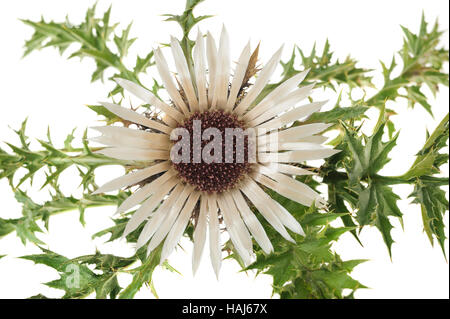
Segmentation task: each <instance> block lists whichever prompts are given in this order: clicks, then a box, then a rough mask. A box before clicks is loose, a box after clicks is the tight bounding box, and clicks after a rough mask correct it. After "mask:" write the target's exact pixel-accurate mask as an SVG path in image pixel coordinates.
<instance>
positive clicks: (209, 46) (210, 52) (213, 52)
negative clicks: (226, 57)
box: [206, 32, 218, 104]
mask: <svg viewBox="0 0 450 319" xmlns="http://www.w3.org/2000/svg"><path fill="white" fill-rule="evenodd" d="M206 57H207V58H208V73H209V88H208V103H209V104H211V103H212V100H213V96H214V90H215V85H216V73H217V68H218V66H217V47H216V41H215V40H214V38H213V36H212V35H211V33H209V32H208V33H207V34H206Z"/></svg>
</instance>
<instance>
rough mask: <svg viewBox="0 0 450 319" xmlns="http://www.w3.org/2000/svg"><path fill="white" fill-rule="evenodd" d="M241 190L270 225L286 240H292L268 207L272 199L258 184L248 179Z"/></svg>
mask: <svg viewBox="0 0 450 319" xmlns="http://www.w3.org/2000/svg"><path fill="white" fill-rule="evenodd" d="M241 190H242V192H243V193H244V194H245V196H247V198H248V199H249V200H250V201H251V202H252V203H253V205H255V207H256V208H257V209H258V211H259V212H260V213H261V215H263V217H264V218H265V219H266V220H267V221H268V222H269V224H270V225H272V227H273V228H274V229H275V230H276V231H277V232H279V233H280V234H281V236H283V237H284V238H285V239H286V240H288V241H290V242H294V240H293V239H292V237H291V236H290V235H289V233H288V232H287V231H286V229H285V228H284V226H283V224H282V223H281V221H280V220H279V219H278V217H277V216H276V214H275V213H274V212H273V211H272V210H271V209H270V206H269V202H270V201H273V199H272V198H271V197H270V196H269V195H267V193H265V192H264V191H263V190H262V189H261V187H259V185H258V184H256V183H255V182H254V181H253V180H251V179H248V180H247V181H245V183H244V184H243V185H242V187H241Z"/></svg>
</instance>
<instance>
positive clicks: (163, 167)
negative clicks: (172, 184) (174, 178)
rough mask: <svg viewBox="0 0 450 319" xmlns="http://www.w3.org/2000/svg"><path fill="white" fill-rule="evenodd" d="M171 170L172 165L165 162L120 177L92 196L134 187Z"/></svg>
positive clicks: (100, 188)
mask: <svg viewBox="0 0 450 319" xmlns="http://www.w3.org/2000/svg"><path fill="white" fill-rule="evenodd" d="M169 168H170V163H169V162H168V161H164V162H161V163H158V164H155V165H153V166H150V167H147V168H144V169H140V170H137V171H135V172H133V173H129V174H127V175H124V176H120V177H118V178H115V179H113V180H112V181H110V182H108V183H106V184H104V185H103V186H101V187H99V188H98V189H97V190H96V191H95V192H93V193H92V194H93V195H95V194H100V193H106V192H109V191H113V190H116V189H119V188H122V187H127V186H130V185H134V184H136V183H139V182H140V181H142V180H144V179H146V178H149V177H151V176H153V175H156V174H158V173H161V172H164V171H167V170H168V169H169Z"/></svg>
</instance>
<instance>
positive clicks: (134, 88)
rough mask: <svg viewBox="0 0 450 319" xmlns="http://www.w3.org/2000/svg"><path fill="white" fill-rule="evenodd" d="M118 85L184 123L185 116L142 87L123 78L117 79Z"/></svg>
mask: <svg viewBox="0 0 450 319" xmlns="http://www.w3.org/2000/svg"><path fill="white" fill-rule="evenodd" d="M114 80H115V81H116V82H117V84H119V85H120V86H121V87H123V88H124V89H125V90H127V91H128V92H130V93H132V94H134V95H135V96H136V97H138V98H140V99H141V100H142V101H144V102H146V103H148V104H150V105H154V106H155V107H157V108H158V109H160V110H161V111H163V112H164V113H166V114H167V115H169V116H170V117H172V118H173V119H175V120H176V121H177V122H178V123H181V121H183V118H184V116H183V114H181V113H180V112H179V111H177V110H176V109H175V108H173V107H172V106H170V105H168V104H166V103H164V102H163V101H161V100H160V99H158V98H157V97H156V96H155V95H154V94H153V93H152V92H150V91H149V90H147V89H145V88H143V87H142V86H140V85H138V84H136V83H134V82H131V81H129V80H125V79H121V78H115V79H114Z"/></svg>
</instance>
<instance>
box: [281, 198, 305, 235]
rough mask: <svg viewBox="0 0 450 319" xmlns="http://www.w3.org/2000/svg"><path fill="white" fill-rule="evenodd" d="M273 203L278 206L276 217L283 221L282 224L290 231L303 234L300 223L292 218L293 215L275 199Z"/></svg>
mask: <svg viewBox="0 0 450 319" xmlns="http://www.w3.org/2000/svg"><path fill="white" fill-rule="evenodd" d="M274 204H275V205H276V206H277V207H278V215H277V216H278V218H279V219H280V220H281V221H282V222H283V224H284V225H285V226H286V227H287V228H289V229H290V230H291V231H293V232H294V233H296V234H299V235H302V236H305V232H304V231H303V228H302V226H301V225H300V223H299V222H298V221H297V220H296V219H295V218H294V216H292V215H291V213H289V212H288V211H287V209H286V208H284V207H283V206H282V205H281V204H280V203H278V202H277V201H274Z"/></svg>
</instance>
